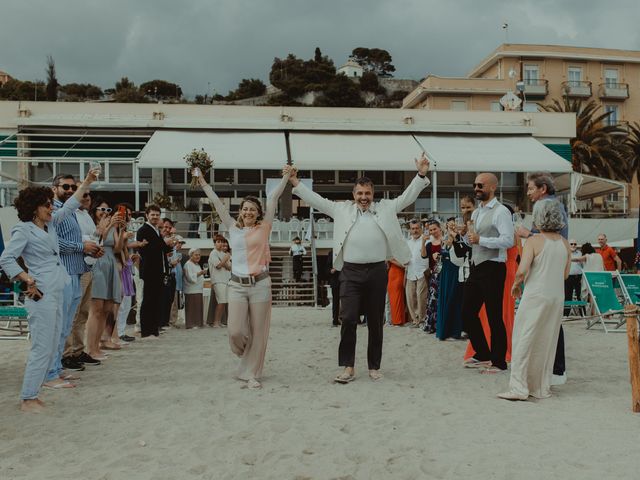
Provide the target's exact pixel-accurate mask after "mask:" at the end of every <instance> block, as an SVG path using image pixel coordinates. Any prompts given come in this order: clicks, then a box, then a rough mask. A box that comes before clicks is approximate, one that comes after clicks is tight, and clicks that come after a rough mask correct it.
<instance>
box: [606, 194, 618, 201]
mask: <svg viewBox="0 0 640 480" xmlns="http://www.w3.org/2000/svg"><path fill="white" fill-rule="evenodd" d="M619 200H620V193H619V192H613V193H610V194H609V196H608V197H607V201H608V202H617V201H619Z"/></svg>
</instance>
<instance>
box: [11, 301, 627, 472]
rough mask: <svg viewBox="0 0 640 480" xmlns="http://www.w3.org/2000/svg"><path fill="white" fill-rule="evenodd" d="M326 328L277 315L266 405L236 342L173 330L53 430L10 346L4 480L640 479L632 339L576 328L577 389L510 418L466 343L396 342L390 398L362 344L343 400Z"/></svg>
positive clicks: (501, 381)
mask: <svg viewBox="0 0 640 480" xmlns="http://www.w3.org/2000/svg"><path fill="white" fill-rule="evenodd" d="M329 324H330V312H329V311H328V310H316V309H294V308H277V309H274V311H273V320H272V327H271V335H270V346H269V351H268V354H267V363H266V367H265V377H264V388H263V389H262V390H259V391H251V390H247V389H246V388H243V383H242V382H238V381H236V380H234V379H233V378H232V374H233V372H234V368H235V365H236V363H237V360H236V358H235V357H234V356H233V355H232V354H231V353H230V351H229V347H228V342H227V337H226V330H224V329H211V328H206V329H201V330H190V331H185V330H175V329H174V330H170V331H169V332H167V333H166V334H165V335H162V336H161V338H160V340H157V341H153V340H146V341H140V340H137V341H136V342H135V343H134V344H133V345H131V346H130V347H127V349H126V350H123V351H119V352H114V353H113V354H112V355H111V356H110V358H109V359H108V360H107V361H105V362H104V363H103V365H101V366H99V367H92V368H91V367H87V370H85V371H84V372H80V375H81V380H79V381H78V388H76V389H73V390H64V391H52V390H48V391H45V392H44V393H43V395H42V398H43V399H44V400H45V402H47V403H48V404H49V408H48V411H47V412H46V413H44V414H41V415H25V414H21V413H20V412H19V411H18V392H19V388H20V384H21V380H22V373H23V366H24V362H25V358H26V354H27V349H28V345H27V342H26V341H3V342H1V343H0V400H1V403H2V409H3V411H2V415H0V419H1V422H2V424H1V426H0V446H1V452H2V453H0V478H2V479H4V480H13V479H36V478H37V479H68V478H75V479H81V478H87V479H89V478H90V479H99V480H116V479H154V480H158V479H172V480H173V479H177V478H180V479H182V478H186V479H190V478H193V479H235V478H244V479H246V478H257V479H262V478H265V479H272V478H273V479H368V478H374V479H387V478H393V479H457V478H479V479H488V478H491V479H509V480H513V479H540V478H545V479H556V478H557V479H601V478H607V479H633V478H637V475H638V467H639V466H640V459H639V457H638V451H639V448H640V415H637V414H636V415H634V414H633V413H632V412H631V411H630V386H629V374H628V366H627V347H626V341H627V340H626V335H620V334H608V335H605V334H604V333H602V332H601V331H586V330H585V328H584V323H583V322H574V323H571V324H569V325H567V326H566V327H565V335H566V345H567V347H566V352H567V368H568V376H569V380H568V382H567V384H566V385H563V386H560V387H554V393H555V395H554V397H552V398H550V399H547V400H542V401H529V402H518V403H510V402H507V401H504V400H498V399H496V398H495V394H496V393H498V392H501V391H504V390H506V386H507V383H508V375H506V374H499V375H495V376H486V375H479V374H478V372H477V371H475V370H468V369H467V370H465V369H463V368H462V366H461V365H462V354H463V351H464V348H465V343H464V342H439V341H437V340H436V339H434V337H433V336H432V335H426V334H424V333H423V332H421V331H418V330H414V329H409V328H396V327H387V328H386V329H385V347H384V355H383V365H382V370H383V372H384V374H385V377H384V378H383V379H382V380H381V381H379V382H372V381H371V380H370V379H369V378H368V377H367V376H366V348H365V346H366V329H359V334H360V335H359V338H358V353H357V365H356V368H357V374H358V378H357V380H356V381H355V382H353V383H351V384H349V385H335V384H333V383H331V380H332V378H333V376H334V375H335V374H336V373H337V372H338V367H337V360H336V357H337V353H336V352H337V340H338V337H339V330H338V329H336V328H331V327H330V326H329ZM358 367H360V368H359V369H358Z"/></svg>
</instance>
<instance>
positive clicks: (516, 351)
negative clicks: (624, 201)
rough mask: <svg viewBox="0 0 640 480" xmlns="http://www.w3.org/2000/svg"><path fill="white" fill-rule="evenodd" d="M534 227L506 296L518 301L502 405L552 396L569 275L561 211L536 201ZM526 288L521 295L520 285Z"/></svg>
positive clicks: (552, 204) (556, 205)
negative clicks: (566, 280) (518, 305)
mask: <svg viewBox="0 0 640 480" xmlns="http://www.w3.org/2000/svg"><path fill="white" fill-rule="evenodd" d="M533 221H534V223H535V225H536V226H537V227H538V228H539V230H540V234H539V235H534V236H532V237H531V238H529V239H528V240H527V242H526V243H525V246H524V250H523V252H522V258H521V260H520V266H519V268H518V271H517V273H516V279H515V282H514V284H513V288H512V289H511V294H512V295H513V296H514V297H516V298H520V297H522V298H521V300H520V307H519V308H518V311H517V312H516V318H515V324H514V329H513V350H512V356H511V379H510V381H509V391H508V392H504V393H500V394H498V398H503V399H505V400H527V399H528V398H529V396H532V397H535V398H547V397H549V396H551V376H552V373H553V362H554V358H555V352H556V344H557V342H558V335H559V333H560V324H561V322H562V309H563V307H564V280H565V279H566V278H567V276H568V275H569V268H570V265H571V254H570V249H569V243H568V242H567V240H566V239H564V238H563V237H562V236H561V235H560V233H558V232H560V230H562V228H563V227H564V220H563V214H562V205H561V204H560V203H559V202H558V201H556V200H540V201H538V202H536V204H535V205H534V207H533ZM523 282H524V284H525V287H526V288H525V289H524V295H523V293H522V288H523V286H522V283H523Z"/></svg>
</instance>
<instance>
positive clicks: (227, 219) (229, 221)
mask: <svg viewBox="0 0 640 480" xmlns="http://www.w3.org/2000/svg"><path fill="white" fill-rule="evenodd" d="M198 183H199V184H200V186H201V187H202V191H204V193H205V195H206V196H207V198H208V199H209V200H211V203H213V206H214V207H215V209H216V212H217V213H218V216H219V217H220V220H221V221H222V223H223V224H224V226H225V227H227V228H231V227H232V226H233V225H235V224H236V221H235V220H234V219H233V218H232V217H231V215H229V211H228V210H227V207H225V206H224V203H222V201H221V200H220V197H218V195H216V192H214V191H213V188H211V186H210V185H209V184H208V183H207V181H206V180H205V179H204V176H203V175H200V176H199V177H198Z"/></svg>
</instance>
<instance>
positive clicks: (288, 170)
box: [282, 164, 300, 187]
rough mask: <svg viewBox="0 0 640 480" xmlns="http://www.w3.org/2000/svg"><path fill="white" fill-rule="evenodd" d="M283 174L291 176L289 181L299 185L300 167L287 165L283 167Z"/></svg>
mask: <svg viewBox="0 0 640 480" xmlns="http://www.w3.org/2000/svg"><path fill="white" fill-rule="evenodd" d="M282 176H283V177H287V176H288V177H289V181H290V182H291V184H292V185H293V186H294V187H295V186H297V185H298V183H299V182H300V180H299V179H298V169H297V168H296V167H295V166H293V165H288V164H287V165H285V166H284V167H283V168H282Z"/></svg>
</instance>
